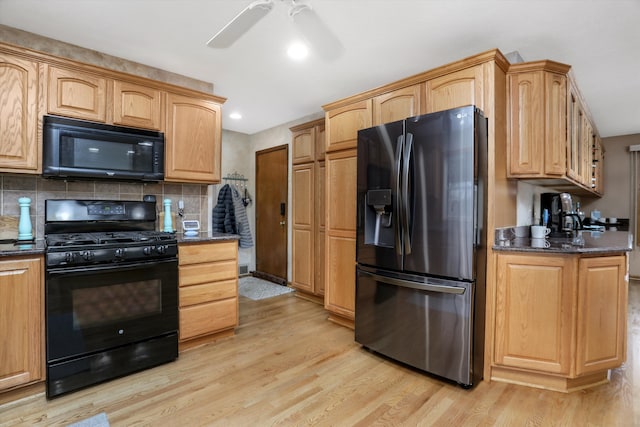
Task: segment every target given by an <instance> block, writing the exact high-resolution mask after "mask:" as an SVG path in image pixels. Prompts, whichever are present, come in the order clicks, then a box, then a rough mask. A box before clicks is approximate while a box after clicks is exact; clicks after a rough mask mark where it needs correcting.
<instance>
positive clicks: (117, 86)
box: [113, 80, 162, 130]
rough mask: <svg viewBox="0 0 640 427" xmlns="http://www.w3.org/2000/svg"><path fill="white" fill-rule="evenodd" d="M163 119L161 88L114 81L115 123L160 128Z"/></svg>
mask: <svg viewBox="0 0 640 427" xmlns="http://www.w3.org/2000/svg"><path fill="white" fill-rule="evenodd" d="M161 119H162V96H161V92H160V90H157V89H152V88H149V87H145V86H141V85H137V84H133V83H128V82H123V81H119V80H115V81H114V82H113V123H115V124H118V125H122V126H133V127H140V128H145V129H155V130H160V129H161V128H162V120H161Z"/></svg>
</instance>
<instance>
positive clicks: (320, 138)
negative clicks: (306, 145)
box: [315, 119, 327, 160]
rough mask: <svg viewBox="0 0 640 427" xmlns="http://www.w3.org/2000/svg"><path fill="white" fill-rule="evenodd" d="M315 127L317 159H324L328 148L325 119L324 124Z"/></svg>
mask: <svg viewBox="0 0 640 427" xmlns="http://www.w3.org/2000/svg"><path fill="white" fill-rule="evenodd" d="M315 129H316V134H315V146H316V160H324V155H325V152H326V150H327V141H326V137H327V133H326V132H325V126H324V119H323V120H322V124H318V125H316V127H315Z"/></svg>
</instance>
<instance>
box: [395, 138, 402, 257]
mask: <svg viewBox="0 0 640 427" xmlns="http://www.w3.org/2000/svg"><path fill="white" fill-rule="evenodd" d="M403 147H404V135H400V136H399V137H398V145H397V146H396V183H395V184H396V185H395V187H396V188H395V193H396V200H395V203H394V204H393V206H394V210H395V212H394V215H395V217H396V223H397V224H398V226H397V227H395V230H396V253H397V254H398V255H402V239H401V238H400V235H401V233H400V227H401V226H402V224H403V219H402V218H403V215H402V193H401V178H400V173H401V170H402V169H401V167H402V149H403Z"/></svg>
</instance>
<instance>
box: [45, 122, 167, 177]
mask: <svg viewBox="0 0 640 427" xmlns="http://www.w3.org/2000/svg"><path fill="white" fill-rule="evenodd" d="M42 144H43V156H42V175H43V176H45V177H49V178H71V179H73V178H84V179H111V180H122V181H162V180H163V179H164V134H163V133H162V132H154V131H149V130H144V129H135V128H129V127H122V126H112V125H105V124H102V123H94V122H88V121H84V120H75V119H67V118H63V117H56V116H44V118H43V129H42Z"/></svg>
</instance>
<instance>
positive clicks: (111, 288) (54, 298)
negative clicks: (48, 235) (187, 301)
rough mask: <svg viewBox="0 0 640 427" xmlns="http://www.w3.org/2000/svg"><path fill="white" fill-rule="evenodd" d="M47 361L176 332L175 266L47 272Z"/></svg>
mask: <svg viewBox="0 0 640 427" xmlns="http://www.w3.org/2000/svg"><path fill="white" fill-rule="evenodd" d="M45 286H46V322H47V325H46V326H47V327H46V330H47V340H46V341H47V361H48V362H54V361H59V360H62V359H64V358H67V357H71V356H74V357H77V356H79V355H83V354H88V353H92V352H97V351H101V350H105V349H109V348H114V347H118V346H121V345H124V344H129V343H134V342H138V341H142V340H145V339H149V338H152V337H159V336H162V335H164V334H168V333H175V332H176V331H177V330H178V261H177V260H176V259H171V260H163V261H153V262H144V263H138V262H137V263H135V264H128V265H127V264H117V265H108V266H105V265H100V266H93V267H80V268H59V269H50V270H48V271H47V274H46V284H45Z"/></svg>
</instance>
